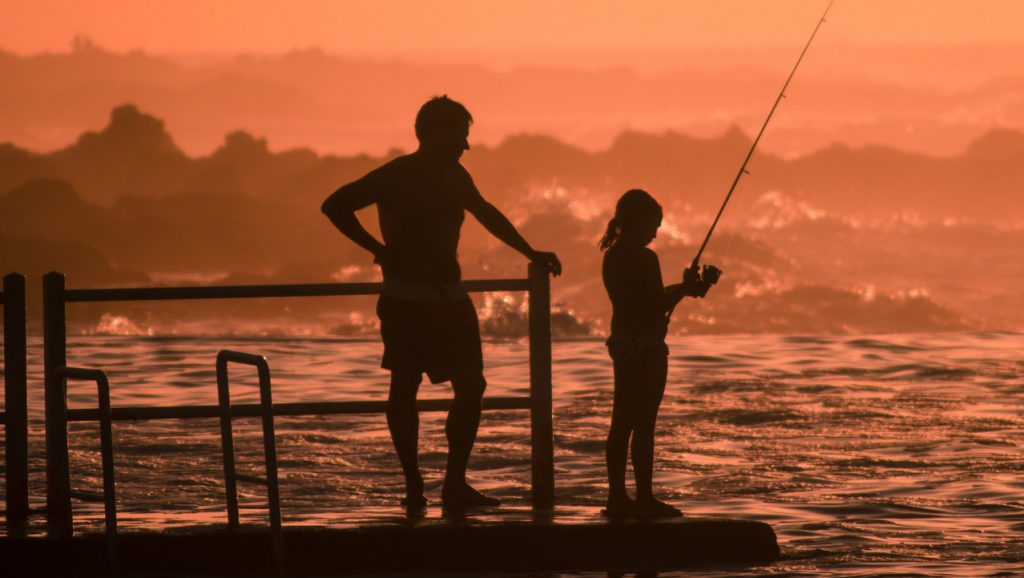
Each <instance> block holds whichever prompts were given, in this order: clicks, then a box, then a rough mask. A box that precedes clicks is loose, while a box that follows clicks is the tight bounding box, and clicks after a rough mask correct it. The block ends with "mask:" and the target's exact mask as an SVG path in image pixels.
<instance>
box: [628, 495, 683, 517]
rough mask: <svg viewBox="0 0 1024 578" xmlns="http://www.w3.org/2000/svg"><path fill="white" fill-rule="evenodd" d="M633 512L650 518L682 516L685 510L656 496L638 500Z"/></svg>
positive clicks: (637, 515)
mask: <svg viewBox="0 0 1024 578" xmlns="http://www.w3.org/2000/svg"><path fill="white" fill-rule="evenodd" d="M633 513H634V514H635V515H636V517H638V518H644V519H648V520H652V519H657V518H682V517H683V512H682V511H680V510H679V508H676V507H675V506H673V505H671V504H666V503H665V502H662V501H661V500H658V499H656V498H651V499H648V500H642V501H641V500H637V502H636V508H635V509H634V510H633Z"/></svg>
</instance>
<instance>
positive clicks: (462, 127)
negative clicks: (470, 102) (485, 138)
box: [416, 95, 473, 161]
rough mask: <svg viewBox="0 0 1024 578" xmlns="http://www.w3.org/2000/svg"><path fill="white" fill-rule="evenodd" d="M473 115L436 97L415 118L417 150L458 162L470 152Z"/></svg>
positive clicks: (455, 103) (452, 103)
mask: <svg viewBox="0 0 1024 578" xmlns="http://www.w3.org/2000/svg"><path fill="white" fill-rule="evenodd" d="M471 124H473V115H471V114H469V111H468V110H466V107H464V106H462V104H461V103H459V102H456V101H454V100H452V99H450V98H448V96H447V95H444V96H435V97H434V98H432V99H430V100H428V101H427V102H426V104H424V105H423V106H422V107H420V111H419V113H417V114H416V138H417V139H419V141H420V150H422V151H425V152H428V153H430V154H434V155H438V156H440V157H442V158H450V159H452V160H456V161H457V160H459V157H461V156H462V152H463V151H465V150H468V149H469V141H467V140H466V139H467V137H469V125H471Z"/></svg>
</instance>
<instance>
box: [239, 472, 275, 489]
mask: <svg viewBox="0 0 1024 578" xmlns="http://www.w3.org/2000/svg"><path fill="white" fill-rule="evenodd" d="M235 479H236V480H238V481H240V482H249V483H252V484H260V485H263V486H265V485H267V483H268V482H267V479H266V478H261V477H259V476H250V475H249V474H235Z"/></svg>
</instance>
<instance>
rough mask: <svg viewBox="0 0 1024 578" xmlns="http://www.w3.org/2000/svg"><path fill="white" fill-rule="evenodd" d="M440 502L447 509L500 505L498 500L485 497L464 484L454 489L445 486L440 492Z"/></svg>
mask: <svg viewBox="0 0 1024 578" xmlns="http://www.w3.org/2000/svg"><path fill="white" fill-rule="evenodd" d="M441 501H442V502H444V505H445V506H447V507H449V508H460V507H462V508H464V507H467V506H500V505H501V501H500V500H497V499H495V498H491V497H490V496H485V495H483V494H481V493H480V492H478V491H477V490H476V489H475V488H473V486H470V485H469V484H466V483H463V484H460V485H458V486H455V487H451V486H448V485H447V484H445V486H444V489H442V490H441Z"/></svg>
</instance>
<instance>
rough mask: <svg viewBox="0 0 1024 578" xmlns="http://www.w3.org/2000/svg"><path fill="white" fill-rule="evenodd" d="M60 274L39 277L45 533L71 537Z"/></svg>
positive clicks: (62, 286) (63, 314)
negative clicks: (60, 370)
mask: <svg viewBox="0 0 1024 578" xmlns="http://www.w3.org/2000/svg"><path fill="white" fill-rule="evenodd" d="M65 314H66V311H65V289H64V275H63V274H62V273H57V272H50V273H47V274H46V275H43V377H44V380H43V381H44V387H45V393H44V398H45V399H44V405H45V417H46V532H47V534H48V535H49V536H51V537H55V538H66V537H70V536H71V534H72V523H71V479H70V476H69V472H68V406H67V393H66V389H65V388H66V384H65V381H64V380H63V379H62V378H61V377H60V375H59V374H58V372H57V369H58V368H60V367H64V366H66V365H67V326H66V319H65Z"/></svg>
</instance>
